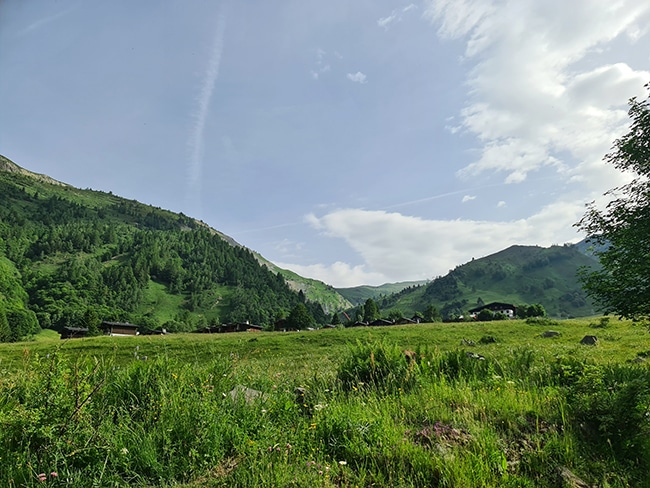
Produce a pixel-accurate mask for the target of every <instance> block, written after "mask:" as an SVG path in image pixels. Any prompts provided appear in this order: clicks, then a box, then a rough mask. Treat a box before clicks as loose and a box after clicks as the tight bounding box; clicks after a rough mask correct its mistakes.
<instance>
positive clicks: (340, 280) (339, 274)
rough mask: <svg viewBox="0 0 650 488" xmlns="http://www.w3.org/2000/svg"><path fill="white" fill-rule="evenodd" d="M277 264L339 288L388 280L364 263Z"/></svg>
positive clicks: (381, 282)
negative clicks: (351, 264)
mask: <svg viewBox="0 0 650 488" xmlns="http://www.w3.org/2000/svg"><path fill="white" fill-rule="evenodd" d="M275 264H276V265H277V266H279V267H280V268H283V269H290V270H291V271H293V272H294V273H298V274H299V275H300V276H305V277H307V278H312V279H316V280H320V281H322V282H324V283H327V284H330V285H332V286H336V287H337V288H347V287H352V286H358V285H359V283H375V284H383V283H387V282H388V277H386V276H384V275H382V274H381V273H373V272H368V271H366V269H365V266H364V265H357V266H350V265H349V264H348V263H343V262H340V261H337V262H335V263H333V264H331V265H329V266H326V265H324V264H311V265H300V264H290V263H279V262H276V263H275Z"/></svg>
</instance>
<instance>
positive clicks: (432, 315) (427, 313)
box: [423, 305, 442, 322]
mask: <svg viewBox="0 0 650 488" xmlns="http://www.w3.org/2000/svg"><path fill="white" fill-rule="evenodd" d="M423 318H424V321H425V322H440V320H442V317H441V316H440V312H439V311H438V309H437V308H436V307H435V306H434V305H429V306H428V307H427V308H425V309H424V317H423Z"/></svg>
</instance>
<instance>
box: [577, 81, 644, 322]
mask: <svg viewBox="0 0 650 488" xmlns="http://www.w3.org/2000/svg"><path fill="white" fill-rule="evenodd" d="M645 87H646V89H648V90H649V92H650V83H649V84H646V85H645ZM629 105H630V109H629V116H630V118H631V124H630V129H629V131H628V132H627V133H626V134H625V135H624V136H623V137H621V138H620V139H618V140H616V141H615V142H614V146H613V148H612V151H611V152H610V153H609V154H608V155H607V156H606V157H605V161H606V162H608V163H611V164H613V165H614V166H615V167H616V168H617V169H619V170H621V171H624V172H630V173H632V174H633V175H635V179H634V180H633V181H632V182H631V183H629V184H627V185H625V186H622V187H618V188H614V189H612V190H610V191H608V192H607V193H606V195H607V196H609V197H610V198H611V201H610V202H609V204H608V205H607V206H606V208H605V209H604V210H601V209H599V208H597V206H596V204H595V203H591V204H590V205H589V207H588V210H587V212H586V214H585V215H584V217H583V218H582V220H581V221H580V222H579V223H578V224H577V226H578V227H579V228H580V229H582V230H584V231H586V233H587V235H588V239H589V241H590V242H591V243H593V244H595V245H597V249H598V250H597V251H595V254H596V255H597V256H598V257H599V259H600V263H601V265H602V269H600V270H597V271H589V270H583V272H582V274H581V279H582V281H583V284H584V287H585V290H586V292H587V294H588V295H589V296H591V297H592V298H593V299H594V300H595V301H596V302H597V303H598V304H599V305H600V306H601V307H602V308H603V311H604V312H606V313H615V314H618V315H621V316H623V317H627V318H636V319H640V318H647V317H649V316H650V180H649V178H650V97H649V98H647V99H646V100H642V101H639V100H637V99H636V98H632V99H631V100H630V102H629Z"/></svg>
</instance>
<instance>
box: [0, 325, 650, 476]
mask: <svg viewBox="0 0 650 488" xmlns="http://www.w3.org/2000/svg"><path fill="white" fill-rule="evenodd" d="M549 330H553V331H556V332H559V334H560V335H559V336H557V337H548V338H547V337H543V336H542V334H543V333H544V332H545V331H549ZM585 335H595V336H597V337H598V343H597V345H595V346H586V345H581V344H580V340H581V339H582V338H583V337H584V336H585ZM404 351H410V353H409V354H408V355H405V354H404ZM646 356H650V334H648V331H647V329H646V328H644V327H642V326H641V325H638V324H634V323H631V322H629V321H619V320H616V319H614V318H611V319H609V320H602V319H601V318H593V319H580V320H567V321H558V322H554V321H548V320H538V321H536V322H535V321H532V322H528V323H527V322H525V321H520V320H517V321H502V322H487V323H458V324H441V323H435V324H422V325H408V326H392V327H372V328H368V327H363V328H351V329H324V330H316V331H304V332H291V333H277V332H276V333H265V332H259V333H233V334H213V335H205V334H176V335H168V336H139V337H98V338H88V339H75V340H67V341H61V340H59V339H58V336H56V335H53V334H51V332H49V331H48V332H46V333H44V334H42V335H39V336H37V338H36V340H34V341H31V342H23V343H15V344H2V345H0V466H1V467H2V469H0V485H1V486H8V487H22V486H71V487H77V486H78V487H88V486H107V487H108V486H142V487H153V486H166V487H183V488H189V487H192V488H194V487H203V486H207V487H221V486H224V487H225V486H251V487H253V486H255V487H258V486H274V487H275V486H295V487H305V486H326V487H329V486H332V487H333V486H389V487H399V486H403V487H407V486H408V487H411V486H413V487H414V486H422V487H425V486H426V487H430V486H434V487H435V486H448V487H465V486H466V487H479V486H485V487H502V486H513V487H514V486H523V487H525V486H530V487H537V486H541V487H545V486H546V487H556V486H579V485H578V483H579V479H580V480H582V481H583V482H584V483H587V484H589V485H590V486H591V485H594V486H610V487H627V486H650V481H648V479H647V478H648V477H647V473H648V472H649V471H650V442H649V440H648V439H649V438H650V436H649V435H648V434H650V418H649V415H650V414H649V411H650V372H649V369H648V367H647V364H646V362H645V357H646Z"/></svg>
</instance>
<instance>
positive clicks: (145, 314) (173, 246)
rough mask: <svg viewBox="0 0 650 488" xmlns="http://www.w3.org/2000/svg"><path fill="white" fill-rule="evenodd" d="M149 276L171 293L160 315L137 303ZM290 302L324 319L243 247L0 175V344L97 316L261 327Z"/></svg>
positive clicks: (89, 194)
mask: <svg viewBox="0 0 650 488" xmlns="http://www.w3.org/2000/svg"><path fill="white" fill-rule="evenodd" d="M152 282H153V283H157V284H159V285H164V288H165V290H166V293H168V294H170V295H175V296H180V297H181V300H180V301H178V302H179V303H180V304H181V305H180V307H178V310H177V311H176V312H175V314H174V316H173V317H171V318H167V320H165V322H162V321H161V320H160V316H159V314H157V313H156V311H155V310H153V311H151V310H149V311H146V310H145V308H146V307H145V306H144V305H145V304H144V300H145V298H146V295H147V289H148V288H149V287H150V286H151V283H152ZM298 304H303V305H304V306H305V308H306V309H307V311H308V313H309V314H310V315H311V317H312V318H313V320H314V322H315V323H319V324H323V323H325V322H326V321H327V318H326V317H325V314H324V312H323V310H322V308H321V307H320V305H319V304H316V303H312V302H309V301H308V300H306V299H305V297H304V295H303V294H299V293H296V292H294V291H292V290H291V289H290V288H289V287H288V285H287V283H286V282H285V280H284V278H283V277H282V276H280V275H279V274H275V273H273V272H271V271H270V270H269V269H268V268H266V267H265V266H261V265H260V264H259V263H258V261H257V260H256V258H255V257H254V255H253V254H252V253H251V252H250V251H249V250H247V249H245V248H243V247H236V246H232V245H230V244H228V243H227V242H226V241H224V240H223V239H222V238H221V237H220V236H219V235H217V234H215V233H214V232H213V231H212V230H211V229H209V228H207V227H206V226H204V225H201V224H199V223H197V222H196V221H194V220H193V219H190V218H188V217H186V216H184V215H183V214H173V213H171V212H167V211H164V210H161V209H158V208H154V207H150V206H146V205H142V204H139V203H137V202H135V201H129V200H124V199H119V198H117V197H114V196H112V195H107V194H104V193H101V192H93V191H90V190H76V189H73V188H61V189H59V188H50V186H49V185H45V184H43V183H36V182H34V181H32V180H31V179H30V178H29V177H25V176H16V175H13V174H8V173H4V172H0V341H7V340H19V339H21V338H23V337H25V336H28V335H30V334H33V333H35V332H37V331H38V329H39V327H42V328H53V329H58V330H60V329H62V328H63V327H66V326H73V327H74V326H77V327H88V326H92V325H93V324H94V323H95V322H97V321H99V320H112V321H130V322H134V323H138V324H142V325H144V326H146V327H149V328H155V327H158V326H164V327H166V328H167V329H168V330H172V331H174V330H176V331H181V330H192V329H195V328H198V327H201V326H204V325H208V324H209V323H210V322H212V323H216V322H218V321H221V322H243V321H249V322H251V323H255V324H258V325H262V326H271V325H272V324H273V323H274V321H275V320H277V319H278V318H282V317H287V316H288V315H289V314H290V312H291V311H292V310H293V309H294V308H295V307H296V306H297V305H298ZM89 322H92V323H89Z"/></svg>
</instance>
